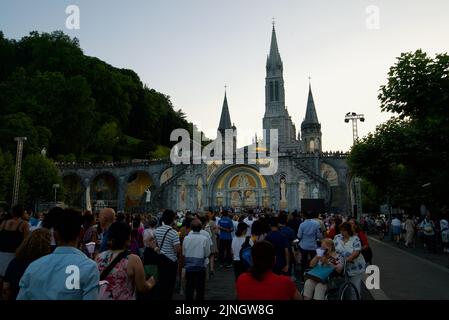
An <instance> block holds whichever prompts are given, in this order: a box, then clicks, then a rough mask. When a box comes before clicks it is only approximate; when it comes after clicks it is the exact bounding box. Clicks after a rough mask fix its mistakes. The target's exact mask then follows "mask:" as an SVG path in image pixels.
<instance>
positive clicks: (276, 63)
mask: <svg viewBox="0 0 449 320" xmlns="http://www.w3.org/2000/svg"><path fill="white" fill-rule="evenodd" d="M266 67H267V72H268V71H270V70H271V71H275V70H276V69H280V70H281V71H282V59H281V55H280V54H279V48H278V42H277V38H276V29H275V27H274V22H273V29H272V31H271V45H270V53H269V55H268V57H267V66H266Z"/></svg>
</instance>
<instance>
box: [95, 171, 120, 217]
mask: <svg viewBox="0 0 449 320" xmlns="http://www.w3.org/2000/svg"><path fill="white" fill-rule="evenodd" d="M117 189H118V188H117V179H116V178H115V177H114V176H113V175H112V174H110V173H101V174H99V175H98V176H96V177H95V179H94V180H93V181H92V183H91V185H90V197H91V201H92V209H93V210H101V209H102V208H114V209H115V210H117V197H118V191H117Z"/></svg>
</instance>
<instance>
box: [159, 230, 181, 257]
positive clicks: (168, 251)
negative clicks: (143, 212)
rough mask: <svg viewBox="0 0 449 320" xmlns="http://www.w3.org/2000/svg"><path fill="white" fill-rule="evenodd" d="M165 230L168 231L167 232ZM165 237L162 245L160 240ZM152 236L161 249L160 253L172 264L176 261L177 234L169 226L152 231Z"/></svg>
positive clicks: (178, 242)
mask: <svg viewBox="0 0 449 320" xmlns="http://www.w3.org/2000/svg"><path fill="white" fill-rule="evenodd" d="M167 230H170V231H168V232H167ZM165 234H167V235H166V236H165V240H164V243H162V239H163V238H164V235H165ZM154 236H155V237H156V241H157V243H158V245H159V247H160V249H161V253H162V254H164V255H165V256H166V257H167V258H169V259H170V260H172V261H173V262H175V261H177V260H178V257H177V256H176V251H175V246H176V245H179V244H180V241H179V236H178V233H177V232H176V231H175V230H174V229H173V228H171V227H170V226H166V225H162V226H160V227H159V228H157V229H156V230H155V231H154Z"/></svg>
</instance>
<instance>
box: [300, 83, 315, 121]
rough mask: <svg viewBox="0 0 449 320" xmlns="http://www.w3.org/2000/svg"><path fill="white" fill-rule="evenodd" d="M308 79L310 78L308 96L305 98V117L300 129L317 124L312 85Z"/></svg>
mask: <svg viewBox="0 0 449 320" xmlns="http://www.w3.org/2000/svg"><path fill="white" fill-rule="evenodd" d="M310 79H311V78H310V77H309V95H308V98H307V108H306V116H305V118H304V121H303V122H302V124H301V127H303V126H304V125H306V124H319V122H318V116H317V113H316V108H315V101H314V100H313V94H312V84H311V82H310Z"/></svg>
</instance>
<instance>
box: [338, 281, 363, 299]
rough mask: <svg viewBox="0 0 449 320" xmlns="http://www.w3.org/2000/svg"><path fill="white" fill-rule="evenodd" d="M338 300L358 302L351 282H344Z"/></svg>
mask: <svg viewBox="0 0 449 320" xmlns="http://www.w3.org/2000/svg"><path fill="white" fill-rule="evenodd" d="M339 299H340V300H360V294H359V292H358V290H357V288H356V287H355V285H354V284H352V282H349V281H348V282H345V283H344V284H343V286H342V287H341V288H340V293H339Z"/></svg>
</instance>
